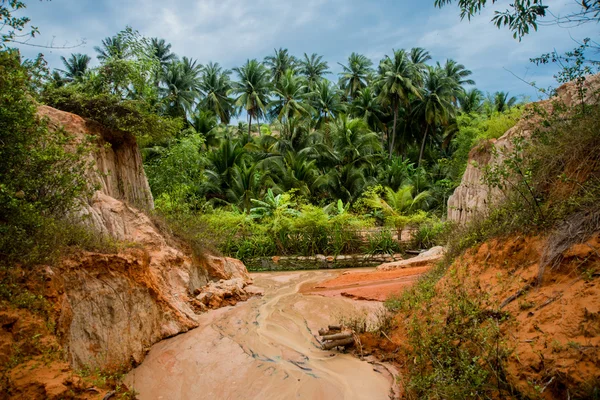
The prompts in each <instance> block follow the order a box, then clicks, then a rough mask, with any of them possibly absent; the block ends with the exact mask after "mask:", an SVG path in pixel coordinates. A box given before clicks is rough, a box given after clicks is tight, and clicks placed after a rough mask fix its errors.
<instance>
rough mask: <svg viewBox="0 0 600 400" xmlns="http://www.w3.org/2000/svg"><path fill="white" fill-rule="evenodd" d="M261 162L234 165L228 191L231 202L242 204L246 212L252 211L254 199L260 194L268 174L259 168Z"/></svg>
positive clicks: (227, 194)
mask: <svg viewBox="0 0 600 400" xmlns="http://www.w3.org/2000/svg"><path fill="white" fill-rule="evenodd" d="M258 165H259V164H251V165H248V164H246V163H242V164H241V165H234V166H233V168H232V173H231V183H230V187H229V189H228V190H227V191H226V196H227V199H228V200H229V202H231V203H233V204H236V205H239V206H241V207H242V208H243V209H244V211H245V212H246V213H250V210H251V208H252V199H255V198H257V197H258V196H259V195H260V191H261V188H262V183H263V182H264V179H265V178H266V175H262V174H261V173H260V170H259V169H258Z"/></svg>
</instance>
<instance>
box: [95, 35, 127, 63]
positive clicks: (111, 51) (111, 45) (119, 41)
mask: <svg viewBox="0 0 600 400" xmlns="http://www.w3.org/2000/svg"><path fill="white" fill-rule="evenodd" d="M94 50H96V53H98V55H97V57H98V60H100V61H103V62H105V61H108V60H111V59H112V60H124V59H126V58H128V57H129V56H130V55H131V52H130V49H129V44H128V43H127V42H126V41H125V40H123V37H122V36H119V35H117V36H113V37H107V38H106V39H104V40H102V46H95V47H94Z"/></svg>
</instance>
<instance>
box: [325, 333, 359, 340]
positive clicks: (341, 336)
mask: <svg viewBox="0 0 600 400" xmlns="http://www.w3.org/2000/svg"><path fill="white" fill-rule="evenodd" d="M351 337H352V333H338V334H337V335H326V336H323V340H342V339H348V338H351Z"/></svg>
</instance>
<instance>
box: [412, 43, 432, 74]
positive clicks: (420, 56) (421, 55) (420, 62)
mask: <svg viewBox="0 0 600 400" xmlns="http://www.w3.org/2000/svg"><path fill="white" fill-rule="evenodd" d="M429 60H431V55H430V54H429V52H428V51H427V50H425V49H424V48H422V47H413V48H412V49H410V61H411V62H412V63H413V64H414V65H415V68H416V69H417V70H419V71H424V70H425V66H426V65H427V61H429Z"/></svg>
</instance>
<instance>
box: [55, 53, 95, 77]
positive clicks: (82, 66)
mask: <svg viewBox="0 0 600 400" xmlns="http://www.w3.org/2000/svg"><path fill="white" fill-rule="evenodd" d="M60 58H61V60H62V62H63V65H64V66H65V69H64V70H63V69H59V70H58V71H59V72H61V73H62V74H63V76H64V79H65V80H66V81H67V82H73V81H79V80H81V78H83V76H84V75H85V74H86V72H87V71H88V69H89V65H90V62H91V61H92V59H91V58H90V56H88V55H87V54H80V53H77V54H71V57H69V58H68V59H66V58H65V57H60Z"/></svg>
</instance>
